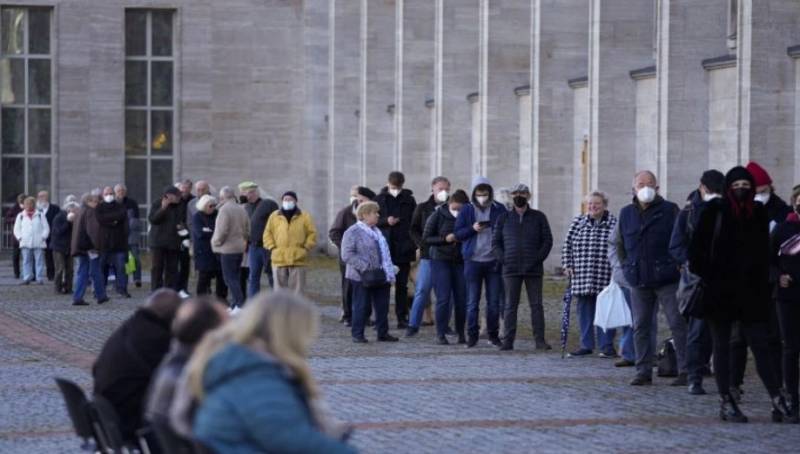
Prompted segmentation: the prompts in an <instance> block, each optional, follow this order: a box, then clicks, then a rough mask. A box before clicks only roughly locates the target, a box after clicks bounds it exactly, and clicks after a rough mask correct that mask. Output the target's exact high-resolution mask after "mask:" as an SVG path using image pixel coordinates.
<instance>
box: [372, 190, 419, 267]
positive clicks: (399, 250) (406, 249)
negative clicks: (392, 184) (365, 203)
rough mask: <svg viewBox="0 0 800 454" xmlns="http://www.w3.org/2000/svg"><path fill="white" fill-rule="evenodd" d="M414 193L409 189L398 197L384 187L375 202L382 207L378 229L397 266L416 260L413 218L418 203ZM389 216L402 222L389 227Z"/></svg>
mask: <svg viewBox="0 0 800 454" xmlns="http://www.w3.org/2000/svg"><path fill="white" fill-rule="evenodd" d="M412 194H413V193H412V192H411V191H410V190H408V189H403V190H402V191H400V194H397V197H394V196H392V195H391V194H390V193H389V188H388V187H384V188H383V189H382V190H381V193H380V194H378V197H376V198H375V201H376V202H378V205H379V206H380V210H381V211H380V215H381V217H380V220H379V221H378V228H380V229H381V232H382V233H383V236H384V237H386V241H387V242H388V243H389V252H391V254H392V262H394V263H395V264H405V263H411V262H413V261H414V260H416V258H417V257H416V256H417V253H416V250H417V246H416V245H415V244H414V242H413V241H412V240H411V234H410V229H411V218H412V216H413V215H414V209H415V208H416V207H417V202H416V200H414V196H413V195H412ZM389 216H394V217H396V218H398V219H400V221H399V222H398V223H397V224H395V225H393V226H390V225H389Z"/></svg>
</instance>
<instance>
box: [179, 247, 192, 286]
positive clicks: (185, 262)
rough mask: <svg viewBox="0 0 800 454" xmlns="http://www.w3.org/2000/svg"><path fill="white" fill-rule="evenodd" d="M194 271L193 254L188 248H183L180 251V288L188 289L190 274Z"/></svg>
mask: <svg viewBox="0 0 800 454" xmlns="http://www.w3.org/2000/svg"><path fill="white" fill-rule="evenodd" d="M191 271H192V256H191V255H190V254H189V250H188V249H183V248H181V250H180V252H178V282H177V283H176V285H177V287H178V290H188V287H189V274H190V273H191Z"/></svg>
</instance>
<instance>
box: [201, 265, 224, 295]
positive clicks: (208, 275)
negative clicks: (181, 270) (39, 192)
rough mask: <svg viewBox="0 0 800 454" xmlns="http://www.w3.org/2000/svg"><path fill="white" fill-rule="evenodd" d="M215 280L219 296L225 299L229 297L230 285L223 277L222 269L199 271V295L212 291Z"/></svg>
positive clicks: (216, 293)
mask: <svg viewBox="0 0 800 454" xmlns="http://www.w3.org/2000/svg"><path fill="white" fill-rule="evenodd" d="M212 280H213V281H215V284H216V291H215V292H214V294H215V295H216V296H217V298H219V299H221V300H223V301H225V299H226V298H228V286H227V285H225V279H223V278H222V271H220V270H214V271H198V272H197V292H196V293H197V295H198V296H199V295H208V294H210V293H211V281H212Z"/></svg>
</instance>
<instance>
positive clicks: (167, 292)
mask: <svg viewBox="0 0 800 454" xmlns="http://www.w3.org/2000/svg"><path fill="white" fill-rule="evenodd" d="M180 305H181V297H180V296H179V295H178V293H177V292H175V290H172V289H168V288H161V289H158V290H156V291H155V293H153V294H152V295H150V298H148V299H147V301H146V302H145V303H144V307H145V309H147V310H149V311H150V312H152V313H154V314H156V316H157V317H158V318H160V319H162V320H165V321H168V322H172V319H174V318H175V313H176V312H177V311H178V307H179V306H180Z"/></svg>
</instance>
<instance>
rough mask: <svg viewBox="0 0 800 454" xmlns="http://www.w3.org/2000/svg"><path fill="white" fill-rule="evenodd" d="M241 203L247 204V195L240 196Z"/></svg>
mask: <svg viewBox="0 0 800 454" xmlns="http://www.w3.org/2000/svg"><path fill="white" fill-rule="evenodd" d="M239 203H247V196H246V195H240V196H239Z"/></svg>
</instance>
